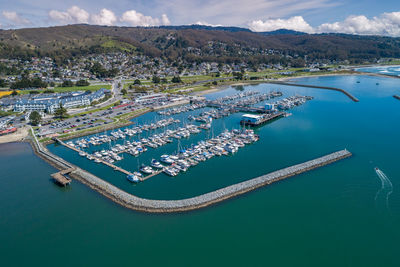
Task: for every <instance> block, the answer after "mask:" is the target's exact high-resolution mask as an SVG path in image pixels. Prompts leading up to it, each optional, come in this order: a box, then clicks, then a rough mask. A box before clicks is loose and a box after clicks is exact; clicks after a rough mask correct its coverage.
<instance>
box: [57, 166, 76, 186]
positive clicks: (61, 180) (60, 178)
mask: <svg viewBox="0 0 400 267" xmlns="http://www.w3.org/2000/svg"><path fill="white" fill-rule="evenodd" d="M74 170H75V168H69V169H65V170H62V171H59V172H56V173H53V174H52V175H51V177H52V178H53V179H54V182H56V183H57V184H58V185H61V186H67V185H69V184H70V183H71V179H70V178H68V177H67V176H66V175H68V174H70V173H71V172H73V171H74Z"/></svg>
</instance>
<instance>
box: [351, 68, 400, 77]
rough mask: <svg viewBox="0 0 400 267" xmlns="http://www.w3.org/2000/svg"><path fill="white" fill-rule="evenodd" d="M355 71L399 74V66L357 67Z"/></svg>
mask: <svg viewBox="0 0 400 267" xmlns="http://www.w3.org/2000/svg"><path fill="white" fill-rule="evenodd" d="M357 71H361V72H370V73H378V74H385V75H392V76H400V66H376V67H367V68H359V69H357Z"/></svg>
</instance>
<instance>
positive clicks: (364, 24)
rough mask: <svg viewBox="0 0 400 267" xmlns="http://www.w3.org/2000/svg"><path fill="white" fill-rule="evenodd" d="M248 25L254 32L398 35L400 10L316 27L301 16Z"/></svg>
mask: <svg viewBox="0 0 400 267" xmlns="http://www.w3.org/2000/svg"><path fill="white" fill-rule="evenodd" d="M248 26H249V28H250V29H251V30H253V31H256V32H263V31H274V30H279V29H288V30H295V31H300V32H306V33H347V34H359V35H385V36H393V37H399V36H400V12H391V13H383V14H381V15H379V16H377V17H373V18H367V17H366V16H364V15H358V16H349V17H347V18H346V19H345V20H343V21H337V22H334V23H323V24H321V25H319V26H316V27H312V26H311V25H310V24H308V22H307V21H305V20H304V18H303V17H302V16H294V17H291V18H288V19H268V20H265V21H262V20H254V21H251V22H250V23H249V24H248Z"/></svg>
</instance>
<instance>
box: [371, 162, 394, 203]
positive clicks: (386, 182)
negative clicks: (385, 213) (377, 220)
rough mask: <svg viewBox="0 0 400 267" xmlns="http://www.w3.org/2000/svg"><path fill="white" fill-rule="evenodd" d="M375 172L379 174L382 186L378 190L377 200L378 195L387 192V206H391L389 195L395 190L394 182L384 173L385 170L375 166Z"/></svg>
mask: <svg viewBox="0 0 400 267" xmlns="http://www.w3.org/2000/svg"><path fill="white" fill-rule="evenodd" d="M375 172H376V175H378V177H379V179H380V181H381V184H382V186H381V188H380V189H379V190H378V192H376V195H375V201H376V200H377V199H378V197H379V196H380V195H381V194H385V195H384V196H385V199H386V207H387V208H389V196H390V195H391V194H392V192H393V184H392V182H391V181H390V179H389V178H388V177H387V176H386V174H384V173H383V171H381V170H380V169H378V168H375Z"/></svg>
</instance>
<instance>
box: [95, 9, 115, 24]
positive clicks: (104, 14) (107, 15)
mask: <svg viewBox="0 0 400 267" xmlns="http://www.w3.org/2000/svg"><path fill="white" fill-rule="evenodd" d="M91 22H92V23H93V24H97V25H106V26H111V25H114V24H115V22H117V17H116V16H115V14H114V12H112V11H111V10H109V9H106V8H103V9H102V10H100V13H98V14H94V15H92V16H91Z"/></svg>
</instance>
